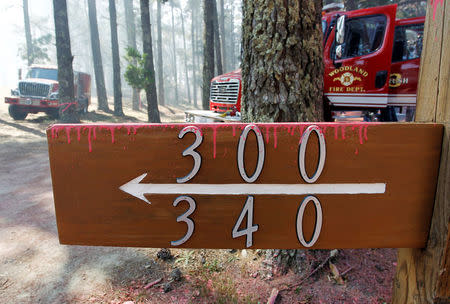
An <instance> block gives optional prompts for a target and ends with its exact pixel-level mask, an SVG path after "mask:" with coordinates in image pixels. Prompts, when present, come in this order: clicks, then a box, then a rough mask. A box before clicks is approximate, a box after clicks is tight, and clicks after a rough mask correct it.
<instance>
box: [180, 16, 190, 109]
mask: <svg viewBox="0 0 450 304" xmlns="http://www.w3.org/2000/svg"><path fill="white" fill-rule="evenodd" d="M180 14H181V29H182V31H183V49H184V70H185V75H186V89H187V95H188V101H189V103H191V88H190V87H189V73H188V64H187V54H186V53H187V51H186V35H185V32H184V16H183V11H182V10H180Z"/></svg>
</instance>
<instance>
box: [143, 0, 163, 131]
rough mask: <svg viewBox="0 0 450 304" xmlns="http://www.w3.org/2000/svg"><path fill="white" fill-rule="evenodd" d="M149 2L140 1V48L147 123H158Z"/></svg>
mask: <svg viewBox="0 0 450 304" xmlns="http://www.w3.org/2000/svg"><path fill="white" fill-rule="evenodd" d="M148 1H149V0H140V5H141V26H142V46H143V56H144V57H145V61H144V64H145V71H146V72H147V74H146V78H147V83H146V85H145V88H144V90H145V95H146V97H147V116H148V121H149V122H153V123H160V122H161V119H160V117H159V110H158V97H157V94H156V84H155V67H154V66H153V51H152V31H151V26H150V12H149V3H148Z"/></svg>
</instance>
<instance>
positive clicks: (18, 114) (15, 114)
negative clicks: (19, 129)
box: [8, 105, 28, 120]
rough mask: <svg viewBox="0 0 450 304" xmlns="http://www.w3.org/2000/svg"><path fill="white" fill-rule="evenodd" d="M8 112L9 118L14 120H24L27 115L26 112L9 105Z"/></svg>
mask: <svg viewBox="0 0 450 304" xmlns="http://www.w3.org/2000/svg"><path fill="white" fill-rule="evenodd" d="M8 112H9V116H11V117H12V119H14V120H24V119H25V117H27V115H28V112H27V111H24V110H23V109H21V108H20V107H18V106H17V105H9V108H8Z"/></svg>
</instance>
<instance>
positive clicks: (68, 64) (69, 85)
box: [53, 0, 80, 123]
mask: <svg viewBox="0 0 450 304" xmlns="http://www.w3.org/2000/svg"><path fill="white" fill-rule="evenodd" d="M53 15H54V19H55V37H56V58H57V61H58V83H59V115H60V116H59V118H60V120H61V121H62V122H65V123H76V122H80V115H79V113H78V111H77V104H76V102H75V97H74V90H73V68H72V61H73V56H72V51H71V49H70V35H69V22H68V19H67V4H66V0H53Z"/></svg>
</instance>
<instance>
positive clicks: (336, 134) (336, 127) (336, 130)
mask: <svg viewBox="0 0 450 304" xmlns="http://www.w3.org/2000/svg"><path fill="white" fill-rule="evenodd" d="M338 131H339V127H338V126H335V127H334V139H338Z"/></svg>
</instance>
